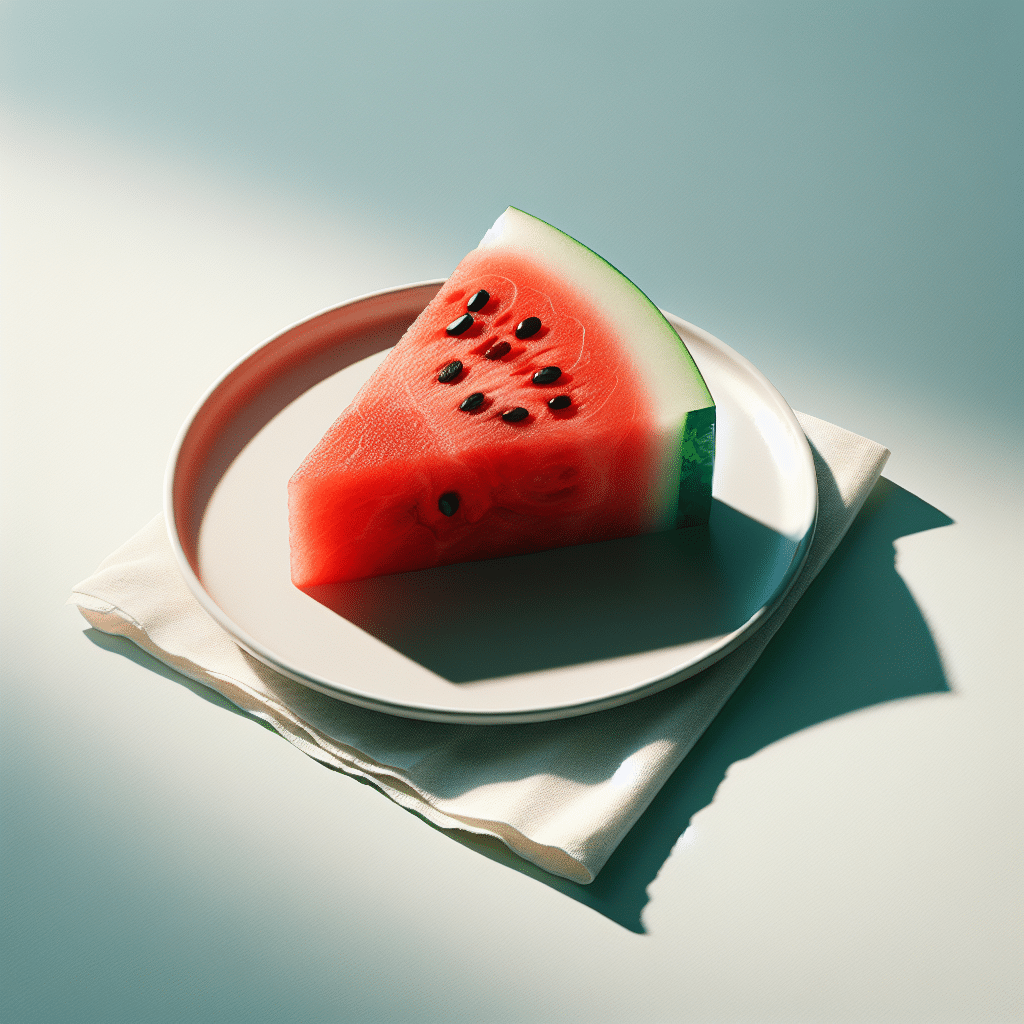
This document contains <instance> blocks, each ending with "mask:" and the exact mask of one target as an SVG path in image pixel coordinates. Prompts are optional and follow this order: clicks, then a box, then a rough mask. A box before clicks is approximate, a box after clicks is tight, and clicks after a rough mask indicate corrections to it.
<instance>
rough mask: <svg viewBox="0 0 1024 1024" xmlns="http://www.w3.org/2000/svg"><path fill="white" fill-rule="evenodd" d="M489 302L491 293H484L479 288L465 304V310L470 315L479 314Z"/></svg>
mask: <svg viewBox="0 0 1024 1024" xmlns="http://www.w3.org/2000/svg"><path fill="white" fill-rule="evenodd" d="M490 301H491V293H490V292H485V291H484V290H483V288H481V289H480V291H478V292H477V293H476V294H475V295H473V296H472V297H471V298H470V300H469V302H467V303H466V309H468V310H469V311H470V313H479V312H480V310H481V309H483V308H484V306H486V305H487V303H488V302H490Z"/></svg>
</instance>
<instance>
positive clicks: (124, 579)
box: [69, 413, 889, 883]
mask: <svg viewBox="0 0 1024 1024" xmlns="http://www.w3.org/2000/svg"><path fill="white" fill-rule="evenodd" d="M797 416H798V418H799V420H800V424H801V426H802V427H803V429H804V432H805V433H806V435H807V437H808V440H809V441H810V443H811V449H812V451H813V453H814V462H815V469H816V472H817V476H818V521H817V527H816V530H815V535H814V541H813V543H812V545H811V550H810V553H809V555H808V557H807V561H806V563H805V565H804V567H803V570H802V571H801V573H800V575H799V577H798V578H797V581H796V583H795V584H794V586H793V588H792V590H791V591H790V592H789V594H788V595H787V597H786V599H785V601H784V602H783V603H782V605H781V606H780V607H779V608H778V609H777V610H776V611H775V612H774V613H773V615H772V616H771V617H770V618H769V620H768V621H767V622H766V623H765V624H764V625H763V626H762V627H761V628H760V629H759V630H758V631H757V632H756V633H755V634H754V635H753V636H752V637H751V638H750V639H749V640H747V641H746V642H745V643H743V644H742V645H741V646H740V647H738V648H737V649H736V650H734V651H733V652H731V653H730V654H728V655H727V656H726V657H725V658H723V659H722V660H721V661H719V662H717V663H716V664H714V665H712V666H711V667H710V668H708V669H705V670H704V671H703V672H701V673H700V674H698V675H696V676H694V677H692V678H691V679H688V680H685V681H684V682H682V683H679V684H677V685H676V686H672V687H669V688H668V689H667V690H663V691H662V692H660V693H657V694H654V695H653V696H650V697H646V698H644V699H642V700H638V701H634V702H633V703H631V704H626V705H623V706H622V707H618V708H612V709H610V710H608V711H601V712H596V713H593V714H589V715H583V716H580V717H578V718H569V719H561V720H559V721H555V722H540V723H531V724H526V725H504V726H500V725H486V726H474V725H457V724H456V725H452V724H448V723H437V722H421V721H415V720H412V719H405V718H397V717H394V716H392V715H387V714H383V713H381V712H376V711H368V710H365V709H363V708H359V707H356V706H355V705H352V704H346V703H344V702H343V701H340V700H336V699H334V698H332V697H328V696H326V695H324V694H322V693H319V692H317V691H315V690H312V689H309V688H308V687H305V686H302V685H301V684H299V683H296V682H293V681H292V680H290V679H287V678H286V677H284V676H282V675H279V674H278V673H277V672H274V671H273V670H272V669H270V668H268V667H267V666H266V665H264V664H262V663H261V662H259V661H257V660H256V659H255V658H253V657H251V656H250V655H249V654H247V653H246V652H245V651H243V650H242V649H241V648H240V647H238V646H237V645H236V644H235V643H234V641H233V640H232V639H231V637H230V635H229V634H228V633H226V632H225V631H224V630H223V629H222V628H221V627H220V626H219V625H218V624H217V623H216V622H214V620H213V619H211V618H210V617H209V616H208V615H207V614H206V612H205V611H203V609H202V607H201V606H200V605H199V603H198V602H197V601H196V600H195V598H194V597H193V596H192V594H191V592H190V591H189V589H188V587H187V586H186V585H185V582H184V581H183V579H182V578H181V575H180V573H179V571H178V567H177V563H176V562H175V560H174V556H173V553H172V551H171V546H170V542H169V540H168V537H167V530H166V526H165V524H164V519H163V516H162V515H160V516H157V517H156V518H155V519H153V520H152V522H150V523H149V524H148V525H147V526H145V527H144V528H143V529H142V530H140V531H139V532H138V533H137V534H136V535H135V536H134V537H132V538H131V540H129V541H128V542H127V543H126V544H125V545H124V546H123V547H121V548H119V549H118V550H117V551H115V552H114V553H113V554H112V555H111V556H110V557H109V558H107V559H106V560H105V561H104V562H103V563H102V564H101V565H100V567H99V569H98V570H97V571H96V572H95V573H94V574H93V575H92V576H90V577H89V578H88V579H87V580H85V581H84V582H82V583H80V584H78V586H76V587H75V588H74V591H73V592H72V595H71V599H70V602H69V603H71V604H74V605H76V606H77V607H78V609H79V610H80V611H81V613H82V614H83V615H84V616H85V618H86V619H87V620H88V621H89V623H90V624H91V625H92V626H94V627H95V628H97V629H100V630H102V631H103V632H106V633H113V634H117V635H120V636H125V637H127V638H128V639H130V640H132V641H134V642H135V643H136V644H138V646H139V647H141V648H143V649H144V650H146V651H148V652H149V653H150V654H152V655H153V656H154V657H156V658H158V659H159V660H160V661H162V662H164V663H165V664H167V665H169V666H171V667H172V668H174V669H176V670H177V671H179V672H181V673H183V674H184V675H186V676H189V677H190V678H192V679H195V680H197V681H198V682H200V683H203V684H204V685H206V686H208V687H210V688H212V689H214V690H216V691H217V692H218V693H220V694H222V695H223V696H224V697H226V698H227V699H228V700H230V701H232V702H233V703H234V704H236V705H237V706H238V707H239V708H241V709H242V710H244V711H246V712H248V713H249V714H251V715H254V716H255V717H257V718H260V719H262V720H263V721H265V722H267V723H268V724H270V725H271V726H272V727H273V728H274V729H275V730H277V731H278V732H279V733H280V734H281V735H282V736H284V737H285V738H286V739H288V740H290V741H291V742H292V743H294V744H295V745H296V746H297V747H298V748H299V749H300V750H302V751H303V752H305V753H306V754H308V755H309V756H310V757H314V758H316V759H317V760H318V761H321V762H323V763H324V764H328V765H330V766H331V767H333V768H337V769H340V770H341V771H343V772H347V773H348V774H350V775H356V776H359V777H361V778H364V779H367V780H368V781H370V782H371V783H373V784H374V785H375V786H377V787H378V788H379V789H380V790H382V791H383V792H384V793H386V794H387V795H388V796H389V797H391V799H392V800H394V801H395V802H396V803H398V804H401V805H402V806H403V807H406V808H408V809H410V810H413V811H415V812H417V813H418V814H420V815H422V816H423V817H424V818H427V819H428V820H429V821H431V822H433V823H434V824H436V825H438V826H440V827H442V828H455V829H464V830H468V831H470V832H476V833H481V834H484V835H491V836H495V837H496V838H498V839H500V840H501V841H502V842H504V843H505V844H506V845H507V846H509V847H510V848H511V849H512V850H514V851H515V852H516V853H517V854H519V855H520V856H522V857H524V858H526V859H527V860H529V861H532V862H533V863H534V864H537V865H539V866H540V867H542V868H544V869H545V870H547V871H550V872H552V873H554V874H556V875H561V876H563V877H565V878H569V879H572V880H573V881H576V882H582V883H587V882H591V881H593V879H594V878H595V876H596V875H597V873H598V872H599V871H600V870H601V868H602V867H603V865H604V864H605V862H606V861H607V860H608V858H609V856H611V853H612V851H613V850H614V849H615V847H616V846H617V845H618V843H619V842H620V841H621V839H622V838H623V836H625V834H626V833H627V832H628V831H629V829H630V828H631V827H632V825H633V824H634V822H635V821H636V820H637V818H639V817H640V815H641V814H642V813H643V811H644V809H645V808H646V807H647V805H648V804H649V803H650V802H651V800H652V799H653V798H654V796H655V794H656V793H657V792H658V790H659V789H660V788H661V786H662V785H663V784H664V782H665V781H666V780H667V779H668V777H669V775H671V774H672V772H673V771H674V770H675V769H676V767H678V765H679V763H680V762H681V761H682V759H683V758H684V757H685V756H686V754H687V753H688V752H689V751H690V749H691V748H692V747H693V745H694V743H696V741H697V739H698V738H699V737H700V735H701V733H703V732H704V730H705V729H706V728H707V726H708V725H709V724H710V722H711V721H712V719H713V718H714V717H715V715H716V714H717V713H718V712H719V710H721V708H722V706H723V705H724V704H725V702H726V701H727V700H728V699H729V697H730V696H731V695H732V693H733V691H734V690H735V689H736V687H737V686H739V684H740V682H741V681H742V679H743V677H744V676H745V675H746V674H747V672H749V671H750V668H751V667H752V666H753V664H754V662H755V661H757V659H758V657H759V656H760V654H761V652H762V651H763V650H764V648H765V647H766V646H767V644H768V642H769V640H770V639H771V638H772V636H773V635H774V634H775V632H776V631H777V630H778V628H779V627H780V626H781V625H782V623H783V621H784V620H785V619H786V616H787V615H788V614H789V612H790V610H791V609H792V608H793V606H794V605H795V604H796V602H797V601H798V600H799V599H800V596H801V595H802V594H803V592H804V591H805V590H806V589H807V587H808V585H809V584H810V582H811V581H812V580H813V579H814V577H815V576H816V575H817V573H818V572H819V570H820V569H821V567H822V566H823V565H824V564H825V562H826V561H827V560H828V558H829V557H830V556H831V554H832V552H833V551H834V550H835V548H836V546H837V545H838V544H839V541H840V540H841V539H842V537H843V535H844V534H845V533H846V531H847V529H848V528H849V526H850V524H851V523H852V522H853V519H854V517H855V516H856V515H857V512H858V511H859V509H860V507H861V505H862V504H863V502H864V500H865V498H866V497H867V495H868V493H869V492H870V490H871V488H872V487H873V486H874V484H875V481H876V480H877V479H878V477H879V475H880V474H881V472H882V468H883V466H884V465H885V462H886V459H888V457H889V452H888V451H887V450H886V449H885V448H883V447H882V446H881V445H879V444H876V443H875V442H873V441H869V440H867V439H866V438H863V437H859V436H857V435H856V434H852V433H850V432H849V431H846V430H843V429H841V428H840V427H836V426H834V425H832V424H830V423H826V422H825V421H823V420H819V419H815V418H814V417H813V416H806V415H803V414H800V413H798V414H797Z"/></svg>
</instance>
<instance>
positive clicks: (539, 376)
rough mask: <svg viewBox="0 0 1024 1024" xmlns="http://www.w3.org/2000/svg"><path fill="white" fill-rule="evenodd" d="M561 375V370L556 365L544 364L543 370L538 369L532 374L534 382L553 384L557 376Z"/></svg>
mask: <svg viewBox="0 0 1024 1024" xmlns="http://www.w3.org/2000/svg"><path fill="white" fill-rule="evenodd" d="M561 376H562V371H561V369H559V367H557V366H545V367H544V369H543V370H538V371H537V372H536V373H535V374H534V375H533V383H534V384H554V383H555V381H556V380H558V378H559V377H561Z"/></svg>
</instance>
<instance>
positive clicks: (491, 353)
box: [484, 341, 512, 359]
mask: <svg viewBox="0 0 1024 1024" xmlns="http://www.w3.org/2000/svg"><path fill="white" fill-rule="evenodd" d="M511 351H512V346H511V345H510V344H509V343H508V342H507V341H499V342H498V343H497V344H496V345H492V346H491V347H490V348H489V349H488V350H487V351H486V352H485V353H484V359H500V358H501V357H502V356H505V355H508V354H509V352H511Z"/></svg>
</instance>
